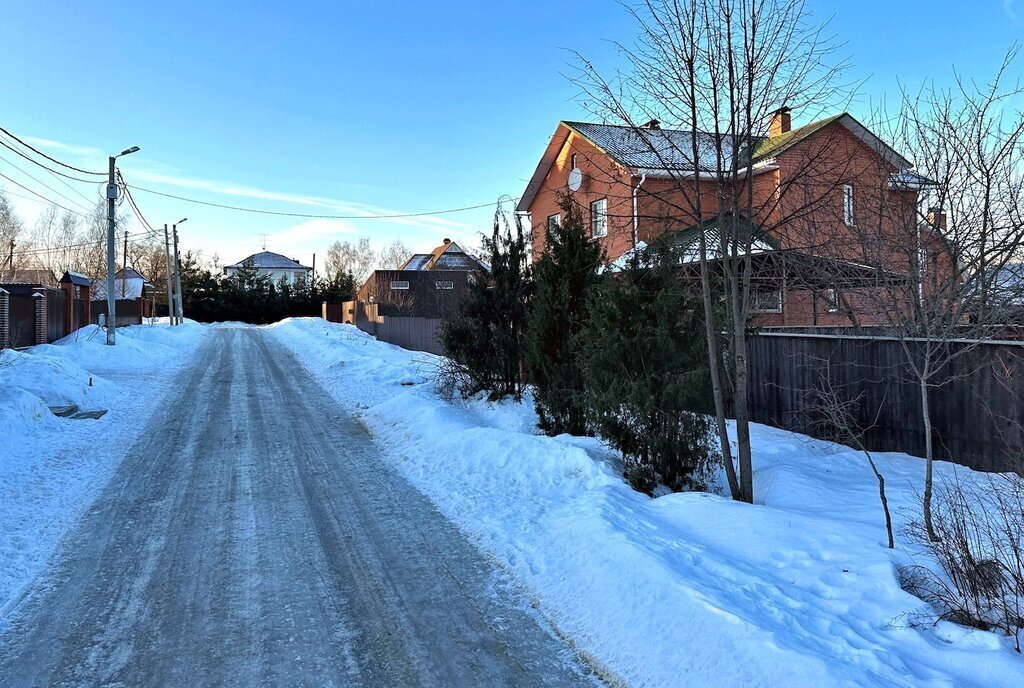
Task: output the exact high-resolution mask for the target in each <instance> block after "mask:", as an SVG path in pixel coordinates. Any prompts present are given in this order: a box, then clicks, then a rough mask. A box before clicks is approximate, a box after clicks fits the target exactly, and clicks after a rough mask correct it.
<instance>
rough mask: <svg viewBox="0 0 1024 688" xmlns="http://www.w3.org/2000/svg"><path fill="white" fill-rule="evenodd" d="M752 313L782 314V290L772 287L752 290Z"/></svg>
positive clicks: (753, 288)
mask: <svg viewBox="0 0 1024 688" xmlns="http://www.w3.org/2000/svg"><path fill="white" fill-rule="evenodd" d="M750 312H751V313H781V312H782V290H781V289H772V288H771V287H751V288H750Z"/></svg>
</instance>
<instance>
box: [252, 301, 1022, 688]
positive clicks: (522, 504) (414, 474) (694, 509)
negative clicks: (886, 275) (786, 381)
mask: <svg viewBox="0 0 1024 688" xmlns="http://www.w3.org/2000/svg"><path fill="white" fill-rule="evenodd" d="M272 327H273V328H274V330H273V331H274V332H275V333H276V334H277V335H278V336H279V337H280V341H281V342H282V343H283V344H285V345H286V346H287V347H289V348H290V349H291V350H292V351H293V352H294V353H295V355H296V357H297V358H298V360H299V361H301V362H302V363H303V364H304V365H305V366H306V367H307V368H308V369H309V370H310V371H311V372H312V373H313V374H314V375H316V376H318V377H319V379H320V380H321V381H322V382H323V383H324V385H325V386H326V387H327V388H328V389H329V390H330V391H331V392H332V394H333V395H334V396H335V397H336V398H337V399H338V401H339V402H340V403H342V404H344V405H346V406H348V407H349V408H351V409H353V410H354V411H355V412H356V413H357V415H358V416H359V417H360V418H361V419H362V421H363V422H364V423H365V425H366V426H367V428H368V429H369V430H370V431H371V432H372V433H373V434H374V436H375V437H376V438H377V440H378V441H379V444H380V446H381V448H382V450H383V451H384V453H385V454H386V455H387V456H389V457H390V458H391V460H392V461H393V462H394V463H395V465H396V466H397V467H398V468H399V470H400V471H401V472H402V473H403V474H404V475H405V476H407V477H408V478H409V479H410V480H411V481H412V482H413V483H414V484H415V485H416V486H417V487H418V488H419V489H421V490H422V491H423V492H425V493H426V494H428V495H429V496H430V497H431V498H432V499H433V500H434V502H435V503H436V504H437V505H438V507H439V508H440V509H441V510H442V511H443V512H444V513H445V514H446V515H447V516H448V517H449V518H451V519H452V520H453V521H454V522H456V523H458V524H459V525H460V526H461V527H462V528H463V529H464V531H465V532H467V533H468V534H470V535H471V536H472V537H473V538H475V539H476V540H477V541H478V542H479V544H480V546H481V547H482V548H484V549H485V550H486V551H487V552H489V553H490V554H491V555H492V556H493V557H494V558H495V559H496V560H497V562H498V563H499V564H501V565H502V566H505V567H508V568H509V569H511V570H512V571H513V572H514V573H515V575H516V576H517V577H518V579H519V580H520V581H522V582H523V583H524V584H525V585H526V586H527V587H528V588H529V589H530V590H531V591H532V592H533V594H534V595H535V596H536V598H537V601H538V605H539V607H540V609H541V610H542V611H543V613H544V614H545V615H546V616H547V617H548V618H549V619H550V620H551V622H552V623H553V625H554V626H555V627H556V628H557V629H558V630H559V632H560V633H562V634H563V635H564V636H565V637H566V638H567V639H568V640H569V641H570V642H572V643H573V644H575V645H576V647H577V648H578V649H579V650H580V651H581V652H583V653H585V654H586V655H588V656H589V657H591V658H592V660H593V661H594V662H595V664H597V665H599V666H600V667H602V668H603V669H604V670H605V672H606V674H607V675H610V676H616V677H618V678H620V679H622V680H623V681H625V682H627V683H629V684H631V685H634V686H671V685H694V686H737V685H743V686H747V687H750V686H986V687H991V686H1019V685H1022V682H1024V659H1022V658H1021V657H1020V656H1018V655H1016V654H1015V653H1013V652H1012V650H1010V645H1009V643H1008V642H1007V641H1006V639H1004V638H1002V637H1000V636H997V635H995V634H991V633H985V632H981V631H973V630H968V629H964V628H960V627H957V626H954V625H952V624H947V623H940V624H938V625H936V626H934V627H925V628H914V627H911V625H910V622H909V621H908V618H910V616H911V615H912V614H914V613H915V612H918V611H921V610H923V609H925V605H924V604H923V603H922V602H921V601H920V600H918V599H916V598H914V597H913V596H911V595H909V594H907V593H905V592H903V591H902V590H901V589H900V587H899V585H898V583H897V579H896V567H897V566H898V565H900V564H903V563H907V562H909V561H911V560H913V559H914V558H915V557H920V556H921V555H920V554H919V553H918V552H917V551H916V550H915V549H914V548H913V547H912V545H910V544H908V543H906V542H901V543H900V544H899V546H898V549H897V550H896V551H895V552H892V551H890V550H888V549H886V548H885V546H884V545H885V542H884V540H885V532H884V526H883V521H882V514H881V509H880V507H879V506H878V497H877V486H876V483H875V481H874V477H873V475H872V474H871V472H870V470H869V468H868V467H867V465H866V464H865V462H864V460H863V458H862V457H861V456H859V455H858V454H857V453H856V452H853V451H851V450H849V449H848V448H846V447H842V446H839V445H835V444H832V443H828V442H820V441H816V440H812V439H809V438H806V437H804V436H801V435H795V434H792V433H787V432H783V431H781V430H777V429H773V428H769V427H764V426H755V427H754V428H753V442H754V451H755V456H754V458H755V463H756V476H755V485H756V490H757V493H758V494H759V497H760V499H761V500H763V504H759V505H757V506H750V505H746V504H739V503H736V502H732V501H730V500H728V499H725V498H722V497H719V496H717V495H711V494H699V493H690V494H672V495H666V496H663V497H659V498H657V499H651V498H648V497H646V496H644V495H641V494H638V493H636V492H634V491H633V490H631V489H630V488H629V487H628V486H627V485H626V484H625V483H624V482H623V480H622V479H621V477H620V472H619V470H618V467H617V466H618V459H617V457H616V456H615V454H614V453H613V452H611V451H609V450H608V449H606V448H605V447H603V446H602V445H601V444H600V443H599V442H597V441H596V440H593V439H588V438H573V437H568V436H563V437H558V438H549V437H543V436H539V435H537V434H536V423H535V417H534V414H533V411H532V408H531V406H530V404H529V403H526V404H512V403H503V404H487V403H484V402H481V401H472V402H468V403H463V402H452V403H450V402H445V401H443V400H442V399H440V398H438V396H437V395H436V394H435V393H434V391H433V385H432V377H433V372H434V371H435V370H436V367H437V362H438V359H437V358H436V357H433V356H430V355H428V354H421V353H412V352H408V351H404V350H402V349H399V348H397V347H393V346H390V345H388V344H383V343H380V342H377V341H376V340H374V339H373V338H371V337H368V336H367V335H365V334H363V333H362V332H359V331H358V330H356V329H355V328H353V327H351V326H345V325H334V324H328V323H325V322H323V321H322V320H318V319H317V320H314V319H298V320H286V321H284V322H282V323H279V324H278V325H276V326H272ZM876 460H877V461H878V463H879V464H880V468H881V469H882V471H883V472H884V473H885V474H886V477H887V485H888V487H889V492H890V495H889V497H890V502H891V503H892V506H893V508H894V510H895V512H896V517H897V520H898V521H903V520H905V519H906V518H907V517H908V516H910V515H912V514H913V513H914V511H915V504H916V496H915V495H916V490H917V488H918V487H919V485H920V484H921V479H922V474H923V463H922V462H921V461H920V460H919V459H915V458H912V457H909V456H906V455H902V454H881V455H878V456H877V457H876ZM954 470H955V469H954V467H953V466H951V465H945V464H944V465H940V466H939V471H938V474H939V476H940V478H941V477H942V476H944V475H949V474H951V473H952V471H954ZM958 470H959V471H960V473H959V477H960V478H961V479H964V478H965V476H966V475H967V474H969V473H970V472H969V471H966V470H965V469H958Z"/></svg>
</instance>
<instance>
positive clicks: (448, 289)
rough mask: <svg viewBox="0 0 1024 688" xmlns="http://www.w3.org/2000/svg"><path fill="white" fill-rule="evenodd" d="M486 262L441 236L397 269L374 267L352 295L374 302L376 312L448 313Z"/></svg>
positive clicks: (436, 315) (440, 315) (431, 315)
mask: <svg viewBox="0 0 1024 688" xmlns="http://www.w3.org/2000/svg"><path fill="white" fill-rule="evenodd" d="M486 269H487V266H486V265H484V264H483V263H482V262H481V261H479V260H478V259H476V258H474V257H473V256H471V255H470V254H468V253H466V252H465V251H464V250H463V249H462V248H461V247H460V246H459V245H458V244H456V243H455V242H454V241H451V240H450V239H445V240H444V241H443V242H442V243H441V245H440V246H438V247H437V248H435V249H434V250H433V251H431V252H430V253H417V254H414V255H413V256H412V257H411V258H409V260H407V261H406V262H405V264H404V265H402V267H401V268H399V269H397V270H375V271H374V272H373V274H371V275H370V277H369V278H368V279H367V280H366V282H364V283H363V285H362V286H361V287H360V288H359V291H358V293H357V295H356V297H357V299H358V300H359V301H361V302H365V303H372V304H377V312H378V313H379V314H380V315H390V316H410V317H421V318H447V317H450V316H451V315H452V314H454V312H455V311H456V309H457V308H458V306H459V304H460V303H462V300H463V299H464V298H465V295H466V291H467V289H468V287H469V285H470V284H471V283H472V280H473V279H474V275H475V273H477V272H479V271H481V270H486Z"/></svg>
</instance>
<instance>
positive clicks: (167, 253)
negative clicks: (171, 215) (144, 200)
mask: <svg viewBox="0 0 1024 688" xmlns="http://www.w3.org/2000/svg"><path fill="white" fill-rule="evenodd" d="M164 257H165V258H167V318H168V322H169V323H170V324H171V325H173V324H174V290H173V289H172V288H171V235H170V232H169V231H168V229H167V223H166V222H165V223H164Z"/></svg>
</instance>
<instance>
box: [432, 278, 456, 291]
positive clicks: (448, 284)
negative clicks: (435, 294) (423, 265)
mask: <svg viewBox="0 0 1024 688" xmlns="http://www.w3.org/2000/svg"><path fill="white" fill-rule="evenodd" d="M434 288H435V289H454V288H455V283H454V282H452V281H451V280H441V281H440V282H434Z"/></svg>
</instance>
